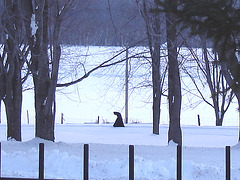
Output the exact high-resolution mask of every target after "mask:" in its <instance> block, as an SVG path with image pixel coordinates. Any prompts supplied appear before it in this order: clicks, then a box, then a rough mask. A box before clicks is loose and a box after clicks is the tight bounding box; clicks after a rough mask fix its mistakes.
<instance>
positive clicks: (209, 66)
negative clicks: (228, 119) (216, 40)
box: [183, 38, 234, 126]
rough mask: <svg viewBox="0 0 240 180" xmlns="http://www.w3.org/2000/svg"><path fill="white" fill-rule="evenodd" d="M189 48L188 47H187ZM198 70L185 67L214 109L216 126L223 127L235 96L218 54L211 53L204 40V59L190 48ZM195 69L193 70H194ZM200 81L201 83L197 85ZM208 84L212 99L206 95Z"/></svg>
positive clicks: (202, 95) (204, 99)
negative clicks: (205, 87)
mask: <svg viewBox="0 0 240 180" xmlns="http://www.w3.org/2000/svg"><path fill="white" fill-rule="evenodd" d="M187 46H188V45H187ZM188 49H189V51H190V52H191V55H192V57H193V58H194V60H195V62H196V65H197V67H198V69H196V68H194V69H193V68H189V67H187V66H186V65H185V67H183V70H184V72H185V73H186V74H187V75H188V76H189V77H190V78H191V80H192V82H193V84H194V86H195V87H196V89H197V91H198V94H199V95H200V98H201V99H202V100H203V101H204V102H205V103H206V104H208V105H209V106H211V107H212V108H213V109H214V113H215V117H216V126H222V123H223V119H224V115H225V113H226V111H227V110H228V108H229V106H230V104H231V102H232V100H233V98H234V95H233V91H232V90H231V89H230V88H229V86H228V84H227V82H226V80H225V78H224V76H223V74H222V71H221V67H220V64H219V63H220V62H219V59H218V56H217V54H216V53H214V52H213V53H210V52H209V50H208V49H207V46H206V40H204V39H203V38H202V58H201V57H199V56H198V55H197V54H196V53H195V52H194V50H193V49H192V48H191V47H189V46H188ZM192 69H193V70H192ZM193 71H194V72H193ZM197 81H199V82H200V83H197ZM205 83H206V84H207V85H208V86H207V87H208V88H209V91H210V95H211V96H210V98H211V100H212V102H210V101H209V100H208V97H206V96H205V95H204V93H203V92H202V91H203V87H204V86H205V85H204V84H205Z"/></svg>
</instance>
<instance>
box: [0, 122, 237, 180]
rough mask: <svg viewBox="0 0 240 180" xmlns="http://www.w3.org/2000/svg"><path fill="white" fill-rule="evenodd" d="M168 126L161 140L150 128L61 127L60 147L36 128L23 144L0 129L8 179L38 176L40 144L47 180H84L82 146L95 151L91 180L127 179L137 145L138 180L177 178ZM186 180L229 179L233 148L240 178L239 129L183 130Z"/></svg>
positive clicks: (27, 131)
mask: <svg viewBox="0 0 240 180" xmlns="http://www.w3.org/2000/svg"><path fill="white" fill-rule="evenodd" d="M167 130H168V126H167V125H161V127H160V135H153V134H152V126H151V124H128V125H126V127H125V128H114V127H113V126H112V124H64V125H61V124H57V125H56V142H55V143H53V142H49V141H44V140H41V139H38V138H34V126H33V125H23V142H14V141H6V135H5V136H4V134H6V125H0V134H1V136H0V140H1V143H2V172H1V175H2V176H4V177H35V178H37V177H38V145H39V143H40V142H44V143H45V178H65V179H82V172H83V144H84V143H88V144H89V148H90V171H89V173H90V179H96V180H100V179H108V180H114V179H115V180H120V179H121V180H125V179H128V145H131V144H132V145H135V178H136V179H139V180H140V179H141V180H144V179H146V180H151V179H156V180H161V179H162V180H170V179H175V177H176V146H175V145H172V144H171V145H169V146H168V145H167ZM182 130H183V179H184V180H192V179H199V180H200V179H201V180H211V179H212V180H216V179H220V180H222V179H225V146H227V145H230V146H231V160H232V162H231V163H232V167H231V170H232V171H231V176H232V179H234V180H237V179H240V159H239V154H240V145H238V144H237V141H238V128H237V127H233V126H225V127H212V126H203V127H197V126H183V127H182Z"/></svg>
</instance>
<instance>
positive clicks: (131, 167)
mask: <svg viewBox="0 0 240 180" xmlns="http://www.w3.org/2000/svg"><path fill="white" fill-rule="evenodd" d="M83 148H84V152H83V179H84V180H88V179H89V145H88V144H84V147H83ZM1 149H2V148H1V142H0V180H30V179H32V180H38V179H40V180H43V179H44V180H64V179H45V178H44V143H39V173H38V178H14V177H2V176H1V172H2V167H1V165H2V159H1V154H2V152H1ZM230 151H231V150H230V146H226V147H225V153H226V154H225V155H226V156H225V161H226V180H230V179H231V161H230V159H231V156H230V153H231V152H230ZM176 156H177V163H176V172H177V173H176V179H177V180H181V179H182V147H181V146H177V153H176ZM129 180H134V146H133V145H129Z"/></svg>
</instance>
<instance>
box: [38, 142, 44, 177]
mask: <svg viewBox="0 0 240 180" xmlns="http://www.w3.org/2000/svg"><path fill="white" fill-rule="evenodd" d="M38 176H39V179H44V144H43V143H40V144H39V174H38Z"/></svg>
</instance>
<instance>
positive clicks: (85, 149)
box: [83, 144, 89, 180]
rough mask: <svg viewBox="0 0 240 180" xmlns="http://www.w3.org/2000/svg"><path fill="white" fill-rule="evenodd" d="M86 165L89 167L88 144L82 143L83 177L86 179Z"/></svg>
mask: <svg viewBox="0 0 240 180" xmlns="http://www.w3.org/2000/svg"><path fill="white" fill-rule="evenodd" d="M88 167H89V145H88V144H84V152H83V179H84V180H88V172H89V170H88Z"/></svg>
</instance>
